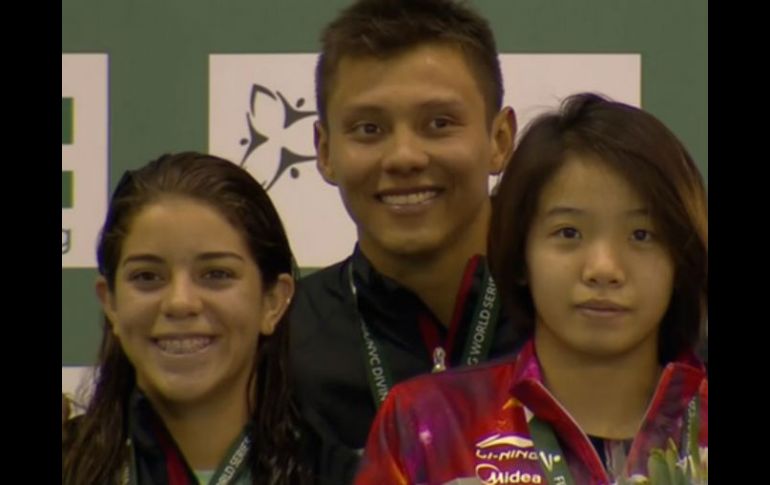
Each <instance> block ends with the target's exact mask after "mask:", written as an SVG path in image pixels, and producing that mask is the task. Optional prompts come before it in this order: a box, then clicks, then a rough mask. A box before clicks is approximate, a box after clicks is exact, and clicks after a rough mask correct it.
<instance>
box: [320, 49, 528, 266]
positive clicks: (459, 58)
mask: <svg viewBox="0 0 770 485" xmlns="http://www.w3.org/2000/svg"><path fill="white" fill-rule="evenodd" d="M334 79H335V84H334V86H333V89H332V90H331V93H330V97H329V100H328V116H327V118H328V126H323V125H321V124H319V125H318V126H317V129H318V143H317V146H318V166H319V170H320V172H321V174H322V175H323V176H324V178H325V179H326V180H327V181H329V182H330V183H332V184H335V185H337V186H338V187H339V190H340V194H341V196H342V200H343V202H344V204H345V207H346V208H347V211H348V213H349V214H350V216H351V217H352V218H353V220H354V221H355V223H356V226H357V229H358V238H359V242H360V245H361V248H362V250H363V251H364V253H365V254H366V255H367V256H368V257H369V258H370V259H372V260H373V261H380V260H387V259H389V258H392V257H402V256H405V257H411V256H415V255H418V256H421V255H428V254H436V253H437V252H447V253H448V254H457V255H458V257H462V258H467V257H468V256H469V255H467V254H462V253H463V252H465V251H466V250H467V248H468V247H469V246H473V247H481V248H483V247H484V241H485V239H486V230H487V223H488V217H489V195H488V193H489V192H488V177H489V175H490V174H491V173H497V172H499V171H500V169H501V168H502V166H503V162H504V160H505V158H506V157H507V155H508V153H509V151H510V149H511V147H512V143H513V142H512V140H513V135H514V133H513V132H514V131H515V129H514V127H513V126H512V122H511V117H510V116H509V113H508V112H507V111H503V112H500V113H498V114H497V116H495V117H494V119H492V121H491V122H490V117H489V113H488V112H487V104H486V103H485V98H484V95H483V92H482V89H481V87H480V85H479V83H478V81H477V80H476V78H475V77H474V74H473V70H472V69H471V68H470V67H469V65H468V63H467V62H466V60H465V58H464V56H463V54H462V53H461V52H460V51H459V50H458V49H456V48H454V47H452V46H450V45H443V44H424V45H420V46H418V47H415V48H412V49H409V50H407V51H405V52H403V53H400V54H397V55H395V56H391V57H386V58H375V57H345V58H343V59H342V60H341V61H340V62H339V65H338V67H337V69H336V72H335V75H334Z"/></svg>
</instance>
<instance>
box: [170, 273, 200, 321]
mask: <svg viewBox="0 0 770 485" xmlns="http://www.w3.org/2000/svg"><path fill="white" fill-rule="evenodd" d="M202 308H203V304H202V302H201V299H200V296H199V295H198V292H197V289H196V285H195V282H194V281H192V279H191V278H190V277H188V276H186V275H174V276H173V277H172V279H171V282H170V283H169V285H168V287H167V289H166V292H165V294H164V296H163V302H162V308H161V310H162V311H163V313H164V314H165V315H166V316H167V317H169V318H185V317H189V316H193V315H197V314H198V313H200V312H201V310H202Z"/></svg>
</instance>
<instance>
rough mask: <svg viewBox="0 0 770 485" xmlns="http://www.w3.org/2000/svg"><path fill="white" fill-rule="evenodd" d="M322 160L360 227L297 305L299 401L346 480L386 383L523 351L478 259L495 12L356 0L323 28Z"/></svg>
mask: <svg viewBox="0 0 770 485" xmlns="http://www.w3.org/2000/svg"><path fill="white" fill-rule="evenodd" d="M316 96H317V106H318V111H319V121H318V123H317V125H316V133H315V137H316V147H317V153H318V169H319V171H320V173H321V175H322V176H323V177H324V179H325V180H326V181H327V182H329V183H330V184H332V185H335V186H336V187H337V188H338V189H339V191H340V196H341V197H342V201H343V203H344V205H345V208H346V209H347V211H348V213H349V214H350V217H351V218H352V219H353V221H354V222H355V224H356V227H357V235H358V242H357V244H356V246H355V249H354V251H353V254H352V255H351V256H350V257H348V258H347V259H345V260H344V261H342V262H340V263H337V264H335V265H333V266H330V267H328V268H325V269H323V270H320V271H318V272H316V273H314V274H312V275H310V276H309V277H307V278H305V279H304V280H303V281H302V282H301V284H300V288H299V292H298V295H297V298H296V301H295V305H294V310H293V314H292V319H291V320H292V335H291V342H292V365H293V369H292V371H293V374H294V376H295V382H296V389H297V395H298V400H299V403H300V406H301V411H302V413H303V415H304V416H305V417H306V419H307V421H308V423H309V424H310V426H311V427H312V428H313V429H314V430H315V432H316V433H318V435H319V436H320V438H321V442H322V443H321V446H319V447H318V453H319V455H320V462H321V470H320V472H321V475H322V478H323V479H325V480H326V481H328V482H329V483H343V482H349V481H350V480H351V479H352V474H353V473H354V471H355V467H356V465H357V462H358V457H359V453H360V450H361V449H362V448H363V446H364V444H365V441H366V437H367V433H368V431H369V427H370V425H371V423H372V420H373V418H374V415H375V412H376V411H377V408H378V407H379V405H380V403H381V402H382V400H384V398H385V395H386V394H387V392H388V390H389V389H390V387H391V386H392V385H393V384H395V383H397V382H400V381H403V380H405V379H408V378H410V377H414V376H416V375H419V374H424V373H427V372H430V371H432V370H433V371H440V370H443V369H445V368H448V367H455V366H460V365H472V364H476V363H479V362H482V361H485V360H488V359H490V358H494V357H497V356H500V355H503V354H505V353H510V352H511V351H513V349H515V348H516V341H517V339H516V336H515V334H514V331H513V326H512V325H510V323H509V322H508V321H507V320H506V319H505V318H504V316H502V315H500V311H499V310H500V304H499V301H498V298H497V292H496V288H495V285H494V282H493V281H492V279H491V277H490V275H489V271H488V269H487V264H486V260H485V258H484V253H485V248H486V233H487V226H488V222H489V216H490V199H489V183H488V180H489V176H490V175H492V174H497V173H499V172H500V171H501V170H502V169H503V167H504V164H505V162H506V161H507V159H508V158H509V156H510V154H511V152H512V150H513V144H514V137H515V134H516V121H515V115H514V112H513V110H512V109H511V108H509V107H505V108H503V107H502V98H503V87H502V76H501V72H500V66H499V62H498V57H497V50H496V46H495V41H494V37H493V34H492V31H491V29H490V28H489V25H488V23H487V22H486V21H485V20H484V19H483V18H481V17H480V16H479V15H478V14H477V13H475V12H474V11H473V10H471V9H470V8H468V7H466V6H463V5H461V4H459V3H458V2H455V1H451V0H361V1H358V2H356V3H354V4H353V5H352V6H350V7H348V8H347V9H346V10H344V11H342V12H341V13H340V15H339V16H338V17H337V18H336V19H335V20H334V21H333V22H332V23H331V24H330V25H329V26H328V27H327V28H326V30H325V31H324V33H323V36H322V52H321V55H320V57H319V60H318V66H317V70H316Z"/></svg>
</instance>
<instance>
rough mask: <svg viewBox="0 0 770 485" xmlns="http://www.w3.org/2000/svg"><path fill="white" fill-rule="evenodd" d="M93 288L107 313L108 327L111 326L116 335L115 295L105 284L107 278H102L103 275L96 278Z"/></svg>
mask: <svg viewBox="0 0 770 485" xmlns="http://www.w3.org/2000/svg"><path fill="white" fill-rule="evenodd" d="M95 288H96V296H97V297H98V298H99V303H101V305H102V311H104V314H105V315H107V320H109V322H110V327H112V333H114V334H115V336H116V337H118V336H119V335H118V326H117V325H115V322H116V321H117V318H116V317H117V315H116V313H115V296H114V295H113V294H112V292H111V291H110V287H109V286H108V285H107V280H106V279H104V276H99V277H98V278H96V285H95Z"/></svg>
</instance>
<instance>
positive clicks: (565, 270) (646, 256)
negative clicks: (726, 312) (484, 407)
mask: <svg viewBox="0 0 770 485" xmlns="http://www.w3.org/2000/svg"><path fill="white" fill-rule="evenodd" d="M526 262H527V275H528V276H527V283H528V285H529V288H530V291H531V294H532V299H533V301H534V305H535V313H536V324H535V342H536V344H537V347H538V352H540V351H541V350H542V351H551V352H570V353H573V354H581V355H588V356H595V357H602V358H604V357H611V356H618V355H622V354H627V353H629V352H636V351H641V352H651V353H653V355H657V341H658V338H657V337H658V331H659V328H660V323H661V320H662V319H663V316H664V314H665V312H666V309H667V308H668V305H669V302H670V300H671V295H672V292H673V282H674V262H673V260H672V258H671V255H670V252H669V251H668V249H667V247H666V246H665V245H664V244H663V243H662V241H661V239H660V237H659V235H658V234H656V227H655V224H654V221H653V220H652V218H651V217H650V208H649V207H648V205H647V204H645V202H644V201H643V200H642V199H641V197H640V196H639V194H638V193H637V192H636V191H635V190H634V188H633V187H632V186H631V185H630V184H629V183H628V181H627V180H626V179H625V178H624V177H622V176H621V175H620V174H618V173H616V172H615V171H613V170H612V169H611V168H609V166H608V165H607V164H605V163H602V162H601V161H600V160H596V159H595V158H592V157H586V156H575V155H571V156H568V157H567V159H566V161H565V163H564V165H563V166H562V167H561V168H560V169H559V170H558V171H557V172H556V173H555V174H554V175H553V177H552V179H551V180H550V181H549V182H548V183H547V184H546V185H545V186H544V187H543V190H542V192H541V193H540V197H539V201H538V206H537V210H536V213H535V217H534V219H533V222H532V224H531V226H530V229H529V232H528V236H527V243H526Z"/></svg>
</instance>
